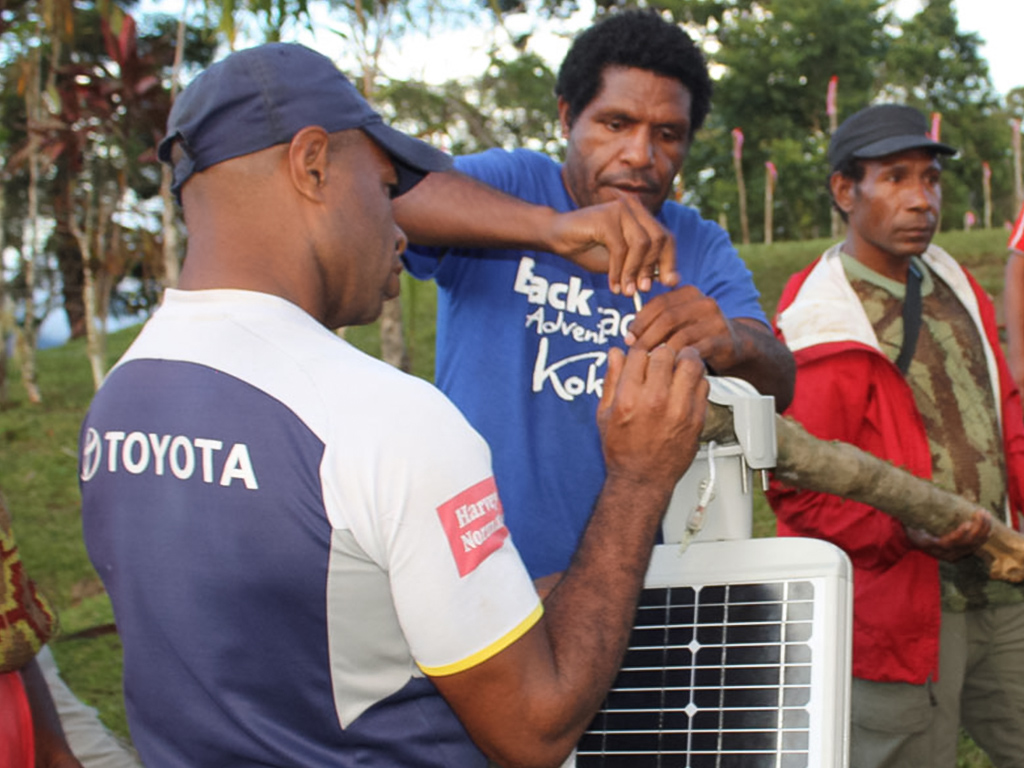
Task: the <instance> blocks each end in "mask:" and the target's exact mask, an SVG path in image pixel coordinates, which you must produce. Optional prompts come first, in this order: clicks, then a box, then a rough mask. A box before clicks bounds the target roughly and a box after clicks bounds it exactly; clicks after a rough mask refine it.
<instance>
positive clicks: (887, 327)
mask: <svg viewBox="0 0 1024 768" xmlns="http://www.w3.org/2000/svg"><path fill="white" fill-rule="evenodd" d="M926 131H927V126H926V122H925V118H924V116H923V115H922V114H921V113H920V112H918V111H917V110H915V109H912V108H910V107H905V106H897V105H891V104H890V105H881V106H875V107H869V108H867V109H865V110H862V111H860V112H858V113H856V114H854V115H853V116H851V117H850V118H848V119H847V120H846V121H845V122H844V123H843V124H842V125H841V126H840V127H839V129H838V130H837V131H836V133H835V135H834V136H833V138H832V142H831V145H830V146H829V153H828V157H829V163H830V164H831V166H832V175H831V177H830V180H829V184H830V190H831V194H832V200H833V204H834V205H835V206H836V208H837V209H838V210H839V212H840V214H841V215H842V217H843V219H844V220H845V221H846V222H847V225H848V230H847V234H846V238H845V240H844V241H843V242H842V243H839V244H837V245H835V246H833V247H832V248H830V249H829V250H828V251H826V252H825V253H824V254H823V255H822V256H821V257H820V258H819V259H817V260H816V261H815V262H814V263H812V264H811V265H810V266H808V267H807V268H806V269H804V270H803V271H801V272H800V273H798V274H797V275H795V276H793V277H792V278H791V279H790V281H789V283H788V284H787V286H786V288H785V290H784V292H783V295H782V298H781V300H780V303H779V311H778V314H777V316H776V327H777V331H778V333H779V336H780V337H781V338H782V339H784V340H785V342H786V343H787V344H788V345H789V347H790V349H791V350H793V353H794V356H795V357H796V361H797V383H796V393H795V395H794V399H793V404H792V405H791V406H790V408H789V409H788V411H787V413H788V414H789V415H790V416H792V417H793V418H795V419H797V420H798V421H800V422H802V423H803V424H804V426H806V427H807V429H808V430H809V431H810V432H811V433H813V434H815V435H817V436H818V437H821V438H825V439H836V440H842V441H845V442H848V443H853V444H854V445H857V446H859V447H860V448H862V449H864V450H867V451H869V452H870V453H873V454H875V455H877V456H880V457H882V458H885V459H887V460H889V461H891V462H892V463H894V464H896V465H899V466H902V467H905V468H906V469H908V470H909V471H911V472H913V473H914V474H916V475H919V476H921V477H925V478H929V479H931V480H932V481H933V482H935V483H936V484H937V485H939V486H941V487H943V488H945V489H946V490H949V491H953V492H955V493H959V494H960V495H962V496H965V497H967V498H969V499H972V500H973V501H975V502H977V504H978V506H979V508H980V510H979V512H978V513H977V514H976V515H975V516H974V518H973V519H972V520H970V521H968V522H966V523H964V524H963V525H961V526H960V527H959V528H957V529H955V530H953V531H952V532H950V533H948V534H946V535H945V536H943V537H942V538H935V537H931V536H929V535H927V534H925V533H923V532H921V531H917V530H911V529H905V528H904V527H903V526H902V524H900V523H899V522H898V521H897V520H896V519H895V518H892V517H890V516H888V515H885V514H883V513H882V512H879V511H878V510H875V509H872V508H870V507H867V506H865V505H863V504H858V503H856V502H852V501H844V500H842V499H839V498H838V497H835V496H831V495H828V494H821V493H810V492H796V491H792V490H790V489H786V488H784V487H783V486H781V485H778V484H776V485H774V486H773V488H772V491H771V493H770V494H769V498H770V501H771V504H772V506H773V508H774V510H775V513H776V515H777V516H778V521H779V526H778V527H779V533H780V534H781V535H792V536H813V537H817V538H823V539H827V540H829V541H831V542H833V543H835V544H837V545H838V546H840V547H841V548H843V549H844V550H845V551H846V552H847V554H849V556H850V558H851V560H852V561H853V565H854V569H855V577H854V589H855V597H854V630H853V631H854V647H853V675H854V681H853V689H852V690H853V700H852V705H853V709H852V728H851V766H853V768H874V767H876V766H887V767H892V766H905V767H906V768H923V766H929V768H933V767H934V768H942V767H944V766H948V767H949V768H952V766H954V765H956V755H957V737H958V733H959V726H960V724H961V723H962V724H963V725H964V726H965V727H966V728H967V730H968V731H969V732H970V734H971V735H972V736H973V738H974V739H975V741H976V742H977V743H978V744H979V745H980V746H981V747H982V748H983V749H985V751H986V752H987V753H988V754H989V756H990V757H991V758H992V760H993V762H994V763H995V765H996V766H999V767H1000V768H1006V767H1007V766H1021V765H1024V602H1022V600H1024V591H1022V587H1021V586H1020V585H1013V584H1008V583H1004V582H996V581H991V580H989V579H988V572H987V568H986V566H985V564H984V562H982V560H981V559H979V558H978V557H977V556H975V555H974V554H972V553H973V552H974V551H975V550H976V549H977V547H978V546H979V545H980V544H981V543H983V542H984V540H985V539H986V538H987V536H988V532H989V529H990V525H991V520H990V517H989V515H990V514H991V515H997V516H998V517H999V518H1000V519H1002V520H1005V521H1006V522H1008V523H1009V524H1011V525H1012V526H1013V527H1014V528H1017V529H1019V528H1020V512H1021V508H1022V501H1024V497H1022V488H1021V482H1022V481H1024V423H1022V413H1021V404H1020V399H1019V395H1018V393H1017V390H1016V388H1015V387H1014V386H1013V383H1012V380H1011V378H1010V374H1009V370H1008V368H1007V366H1006V362H1005V360H1004V358H1003V354H1002V352H1001V350H1000V346H999V340H998V336H997V331H996V322H995V314H994V311H993V307H992V302H991V301H990V300H989V298H988V296H987V295H986V294H985V292H984V291H983V290H982V289H981V288H980V287H979V286H978V284H977V283H976V282H975V281H974V279H973V278H972V277H971V276H970V275H969V274H968V273H967V271H966V270H964V269H963V268H962V267H960V266H959V265H958V264H957V263H956V262H955V261H954V260H953V259H952V258H951V257H950V256H949V254H947V253H946V252H945V251H943V250H942V249H941V248H939V247H937V246H935V245H933V244H932V243H931V239H932V236H933V234H934V233H935V229H936V226H937V224H938V217H939V210H940V204H941V199H942V189H941V184H940V177H941V174H942V167H941V165H940V163H939V156H940V155H947V156H948V155H953V154H955V150H954V149H953V148H952V147H949V146H947V145H945V144H940V143H938V142H936V141H933V140H932V139H931V138H929V137H928V136H927V135H926ZM981 510H984V511H981Z"/></svg>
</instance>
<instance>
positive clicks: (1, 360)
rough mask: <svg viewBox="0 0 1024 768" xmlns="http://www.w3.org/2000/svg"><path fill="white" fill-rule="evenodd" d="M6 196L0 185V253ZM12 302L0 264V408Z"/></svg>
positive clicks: (3, 244)
mask: <svg viewBox="0 0 1024 768" xmlns="http://www.w3.org/2000/svg"><path fill="white" fill-rule="evenodd" d="M5 201H6V197H5V196H4V190H3V187H2V186H0V254H2V253H3V252H4V249H5V248H6V246H7V241H6V238H5V236H4V235H5V232H6V231H7V230H6V229H5V226H6V224H7V220H6V215H5V214H6V208H5ZM14 327H15V323H14V302H13V301H12V300H11V297H10V296H9V295H8V294H7V282H6V280H5V279H4V269H3V264H0V409H2V408H3V406H4V405H6V404H7V397H8V389H7V345H8V343H9V342H10V340H11V339H12V338H13V337H14Z"/></svg>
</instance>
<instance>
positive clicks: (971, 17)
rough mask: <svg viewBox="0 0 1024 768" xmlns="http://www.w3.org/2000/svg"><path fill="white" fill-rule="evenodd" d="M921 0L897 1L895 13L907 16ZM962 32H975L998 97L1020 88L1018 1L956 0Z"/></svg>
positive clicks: (1021, 5) (1021, 12) (1023, 19)
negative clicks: (981, 42)
mask: <svg viewBox="0 0 1024 768" xmlns="http://www.w3.org/2000/svg"><path fill="white" fill-rule="evenodd" d="M921 5H922V0H897V2H896V12H897V13H899V14H900V15H901V16H904V17H906V16H911V15H913V14H914V13H916V12H917V11H918V10H919V9H920V7H921ZM953 5H954V7H955V8H956V11H957V19H958V21H959V22H960V30H961V31H962V32H977V33H978V34H979V35H980V36H981V38H982V40H984V41H985V44H984V45H983V46H982V48H981V54H982V56H984V57H985V58H986V59H987V60H988V67H989V74H991V76H992V84H993V85H994V86H995V89H996V90H997V91H998V92H999V93H1000V94H1002V95H1004V96H1005V95H1006V94H1007V93H1008V92H1009V91H1011V90H1013V89H1014V88H1018V87H1020V86H1024V57H1022V54H1021V49H1020V47H1019V46H1020V44H1021V43H1020V39H1021V38H1020V33H1021V30H1024V2H1021V0H957V1H956V2H955V3H954V4H953Z"/></svg>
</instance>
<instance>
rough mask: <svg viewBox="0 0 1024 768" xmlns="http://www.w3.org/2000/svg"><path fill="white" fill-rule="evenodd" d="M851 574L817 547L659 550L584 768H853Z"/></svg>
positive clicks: (580, 760)
mask: <svg viewBox="0 0 1024 768" xmlns="http://www.w3.org/2000/svg"><path fill="white" fill-rule="evenodd" d="M851 621H852V569H851V567H850V563H849V559H848V558H847V556H846V555H845V554H844V553H843V552H842V551H841V550H839V549H838V548H837V547H834V546H833V545H831V544H828V543H827V542H823V541H818V540H815V539H796V538H779V539H743V540H735V541H717V542H698V543H694V544H692V545H691V546H690V547H689V548H688V549H687V550H686V551H685V552H683V551H681V549H680V547H679V546H678V545H677V544H668V545H660V546H658V547H656V548H655V551H654V553H653V555H652V558H651V564H650V567H649V569H648V574H647V578H646V581H645V587H644V593H643V596H642V599H641V606H640V608H639V609H638V612H637V620H636V622H635V626H634V631H633V635H632V637H631V640H630V650H629V651H628V652H627V656H626V660H625V663H624V665H623V670H622V671H621V672H620V674H619V677H618V678H617V679H616V682H615V684H614V685H613V687H612V690H611V691H610V692H609V695H608V698H607V699H606V701H605V704H604V706H603V707H602V709H601V711H600V712H599V713H598V715H597V717H596V718H595V719H594V722H593V723H592V724H591V726H590V728H588V730H587V732H586V733H585V734H584V736H583V738H582V739H581V741H580V743H579V747H578V751H577V756H576V765H577V766H579V768H617V766H626V765H628V766H630V768H645V766H652V767H653V766H657V767H658V768H661V767H662V766H680V768H733V767H735V768H845V766H846V765H847V760H848V757H847V755H848V751H849V688H850V669H851V667H850V664H851V661H850V653H851V642H850V626H851V624H850V622H851Z"/></svg>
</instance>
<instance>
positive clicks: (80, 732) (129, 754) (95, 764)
mask: <svg viewBox="0 0 1024 768" xmlns="http://www.w3.org/2000/svg"><path fill="white" fill-rule="evenodd" d="M36 658H37V659H38V660H39V668H40V669H42V670H43V677H44V678H45V679H46V686H47V687H48V688H49V689H50V696H52V697H53V703H54V705H55V706H56V707H57V714H58V715H59V716H60V724H61V727H63V728H64V736H65V737H66V738H67V740H68V745H69V746H70V747H71V751H72V752H73V753H74V755H75V757H77V758H78V760H79V762H81V763H82V765H83V766H85V768H141V766H142V764H141V763H140V762H139V760H138V758H137V757H136V756H135V752H134V750H132V749H131V748H130V747H126V746H125V745H124V744H122V743H121V742H120V740H119V739H118V738H117V737H116V736H115V735H114V734H112V733H111V732H110V731H108V730H107V728H106V726H104V725H103V723H102V722H101V721H100V718H99V716H98V715H97V714H96V710H95V709H93V708H92V707H90V706H87V705H85V704H83V703H82V702H81V701H79V699H78V697H77V696H75V694H74V693H72V692H71V689H70V688H68V686H67V683H65V682H64V681H63V680H62V679H61V677H60V674H59V673H58V671H57V664H56V662H54V660H53V654H52V653H50V648H49V646H45V645H44V646H43V648H42V650H41V651H39V655H38V656H37V657H36Z"/></svg>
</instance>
